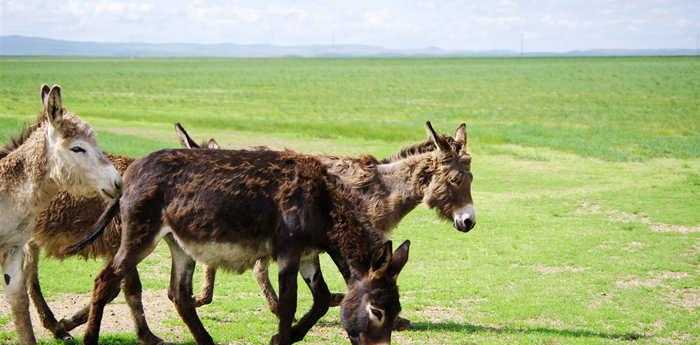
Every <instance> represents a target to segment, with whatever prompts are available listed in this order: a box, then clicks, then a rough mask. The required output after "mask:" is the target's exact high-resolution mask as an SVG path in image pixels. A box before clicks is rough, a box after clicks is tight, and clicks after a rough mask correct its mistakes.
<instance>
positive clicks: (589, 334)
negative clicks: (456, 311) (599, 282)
mask: <svg viewBox="0 0 700 345" xmlns="http://www.w3.org/2000/svg"><path fill="white" fill-rule="evenodd" d="M410 331H413V332H426V331H438V332H458V333H494V334H545V335H551V336H563V337H571V338H602V339H611V340H637V339H641V338H645V337H646V336H644V335H642V334H638V333H633V332H632V333H605V332H598V331H590V330H586V329H556V328H547V327H492V326H482V325H474V324H468V323H467V324H460V323H456V322H451V321H447V322H413V323H412V324H411V329H410Z"/></svg>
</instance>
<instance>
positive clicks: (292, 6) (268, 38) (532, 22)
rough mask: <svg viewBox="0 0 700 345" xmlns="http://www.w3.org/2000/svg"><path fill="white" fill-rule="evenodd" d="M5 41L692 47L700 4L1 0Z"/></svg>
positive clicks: (671, 0) (676, 0)
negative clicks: (12, 37) (522, 41)
mask: <svg viewBox="0 0 700 345" xmlns="http://www.w3.org/2000/svg"><path fill="white" fill-rule="evenodd" d="M2 1H3V2H2V11H1V13H0V16H1V18H0V34H2V35H9V34H20V35H29V36H43V37H51V38H59V39H73V40H95V41H144V42H202V43H216V42H233V43H274V44H284V45H296V44H317V43H330V42H332V41H335V42H336V43H338V44H340V43H349V44H372V45H382V46H386V47H392V48H419V47H427V46H439V47H442V48H448V49H465V50H479V49H513V50H518V49H519V46H520V37H521V35H523V34H525V39H526V47H527V49H529V50H554V51H561V50H572V49H587V48H670V47H694V45H695V36H696V34H697V33H698V31H700V21H698V20H697V18H700V2H699V1H680V0H668V1H662V2H659V1H656V0H637V1H624V2H623V1H615V0H585V1H584V0H573V1H567V2H561V1H555V0H544V1H537V2H534V1H515V0H497V1H489V0H477V1H470V2H464V1H457V0H442V1H434V0H429V1H399V0H386V1H376V0H374V1H373V0H355V1H352V2H347V1H319V0H297V1H294V2H289V1H284V0H272V1H269V2H260V1H257V0H234V1H224V0H139V1H137V0H124V1H108V0H95V1H78V0H67V1H63V2H58V1H47V0H2Z"/></svg>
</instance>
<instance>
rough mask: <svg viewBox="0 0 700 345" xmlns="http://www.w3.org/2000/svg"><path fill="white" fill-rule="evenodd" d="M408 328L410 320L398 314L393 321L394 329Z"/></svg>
mask: <svg viewBox="0 0 700 345" xmlns="http://www.w3.org/2000/svg"><path fill="white" fill-rule="evenodd" d="M409 328H411V320H408V319H404V318H402V317H401V316H399V317H397V318H396V321H394V330H395V331H397V332H401V331H405V330H407V329H409Z"/></svg>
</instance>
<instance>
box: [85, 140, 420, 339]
mask: <svg viewBox="0 0 700 345" xmlns="http://www.w3.org/2000/svg"><path fill="white" fill-rule="evenodd" d="M124 180H125V181H126V182H125V185H126V187H125V189H124V194H123V195H122V198H121V199H120V201H118V202H114V203H112V204H111V205H110V207H109V208H108V209H107V210H106V211H105V213H104V214H103V215H102V217H101V219H100V221H99V222H98V225H97V227H96V230H95V232H94V233H93V234H92V235H91V236H89V237H88V238H86V239H85V240H84V241H83V242H81V243H78V244H76V246H75V247H74V248H73V249H74V250H79V249H80V248H82V247H83V246H85V245H86V244H89V243H90V242H91V241H93V240H94V239H95V238H97V237H98V236H99V234H100V232H101V231H102V230H103V229H104V225H105V224H106V223H107V222H108V221H109V219H110V217H113V216H114V215H115V214H116V213H119V214H120V217H121V224H122V241H121V246H120V247H119V250H118V251H117V254H116V255H115V256H114V258H113V259H112V260H111V262H110V263H109V264H108V265H107V267H106V268H105V269H104V270H103V271H102V272H101V273H100V274H99V276H98V277H97V278H96V280H95V288H94V290H93V299H92V302H91V303H92V305H91V309H90V316H89V321H88V327H87V330H86V333H85V343H86V344H88V345H92V344H96V343H97V340H98V337H99V328H100V322H101V319H102V313H103V310H104V306H105V304H106V303H108V302H109V301H110V299H111V298H113V297H114V295H115V292H116V291H117V290H118V288H119V282H120V281H121V280H122V279H123V278H124V276H125V275H126V274H128V273H129V272H131V271H133V270H134V269H135V267H136V265H137V264H138V263H139V262H140V261H141V260H143V258H145V257H146V256H147V255H148V254H149V253H150V252H151V251H152V250H153V248H155V245H156V243H157V242H158V241H159V240H160V239H161V238H165V239H166V242H167V243H168V244H169V246H170V250H171V253H172V257H173V266H174V269H173V271H172V275H171V291H170V296H172V297H173V300H174V303H175V306H176V308H177V310H178V312H179V314H180V316H181V318H182V319H183V320H184V322H185V323H186V324H187V326H188V327H189V329H190V331H191V332H192V334H193V335H194V338H195V340H196V341H197V343H198V344H213V340H212V338H211V336H210V335H209V334H208V332H207V331H206V330H205V329H204V327H203V325H202V323H201V321H200V320H199V317H198V316H197V313H196V310H195V306H194V304H193V300H192V273H193V270H194V260H193V259H192V258H193V257H194V258H195V259H197V260H198V261H201V262H204V263H206V264H207V265H216V266H223V267H225V268H226V269H229V270H232V271H236V272H242V271H244V270H245V269H248V268H251V267H252V266H253V265H254V263H255V262H256V261H257V260H258V259H260V258H266V257H271V258H273V259H275V260H277V262H278V265H279V267H280V270H279V285H280V301H279V318H280V321H279V328H278V331H279V333H278V334H277V335H275V336H274V337H273V338H272V341H271V343H272V344H291V343H292V342H296V341H299V340H301V339H303V337H304V336H305V334H306V333H307V332H308V330H309V329H310V328H311V327H312V326H313V325H314V324H315V323H316V321H317V320H318V319H319V318H320V317H321V316H323V315H324V314H325V313H326V311H327V310H328V307H329V303H330V297H331V296H330V292H329V291H328V287H327V286H326V284H325V281H324V280H323V278H322V275H321V272H320V267H319V261H318V253H319V252H321V251H327V252H328V253H330V254H331V256H332V257H333V259H334V261H335V262H336V264H338V266H339V268H340V269H341V271H343V272H347V276H348V277H349V279H348V285H349V286H348V293H347V296H346V297H345V299H344V300H343V304H342V306H341V308H342V314H341V315H342V321H343V326H344V327H345V329H346V331H347V332H348V335H349V336H350V338H351V340H352V342H353V343H354V344H384V343H388V342H390V335H391V330H392V326H393V323H394V320H395V318H396V317H397V316H398V313H399V311H400V303H399V294H398V287H397V286H396V279H397V277H398V274H399V273H400V271H401V269H402V268H403V266H404V265H405V263H406V261H407V260H408V247H409V243H408V241H406V242H405V243H404V244H403V245H401V246H400V247H399V248H398V249H397V251H396V252H395V253H394V254H393V255H392V252H391V242H387V241H385V240H384V233H383V232H381V231H377V230H375V229H374V228H373V227H372V226H371V223H370V222H369V221H367V220H366V219H365V218H364V217H363V216H362V213H361V212H358V209H357V206H356V205H358V204H360V203H362V202H363V200H362V199H361V198H359V197H357V195H355V193H354V191H353V190H351V189H349V188H347V187H346V185H345V184H343V183H342V182H340V181H338V179H337V178H336V177H335V176H333V175H329V174H327V173H326V170H325V167H324V166H323V164H322V163H321V162H320V161H319V160H318V159H316V158H314V157H312V156H306V155H301V154H297V153H294V152H291V151H282V152H280V151H270V150H262V149H261V150H252V151H248V150H238V151H229V150H161V151H157V152H154V153H152V154H150V155H148V156H146V157H145V158H143V159H141V160H138V161H136V162H134V163H133V164H131V166H129V168H128V169H127V171H126V172H125V174H124ZM117 209H119V210H118V212H117ZM297 273H301V275H302V277H303V278H304V281H305V282H306V283H307V285H308V286H309V288H310V289H311V292H312V295H313V298H314V302H313V305H312V307H311V310H310V311H309V312H308V313H307V314H306V315H304V316H303V317H302V318H301V320H300V321H299V322H298V323H297V324H295V325H294V326H292V321H293V318H294V314H295V312H296V299H297V285H296V281H297V280H296V279H297V278H296V276H297Z"/></svg>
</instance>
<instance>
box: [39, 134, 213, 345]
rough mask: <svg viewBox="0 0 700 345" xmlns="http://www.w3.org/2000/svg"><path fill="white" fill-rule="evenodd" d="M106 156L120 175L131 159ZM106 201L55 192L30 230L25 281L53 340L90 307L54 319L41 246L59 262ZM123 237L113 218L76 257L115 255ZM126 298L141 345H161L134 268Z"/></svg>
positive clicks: (188, 143) (188, 142)
mask: <svg viewBox="0 0 700 345" xmlns="http://www.w3.org/2000/svg"><path fill="white" fill-rule="evenodd" d="M175 129H176V132H177V134H178V137H179V139H180V141H181V143H182V145H183V146H185V147H188V148H199V147H200V145H198V144H196V143H195V142H194V141H193V140H192V139H191V138H190V137H189V135H188V134H187V132H186V131H185V129H184V128H182V126H181V125H180V124H179V123H178V124H175ZM202 147H206V148H209V149H218V148H219V145H218V143H216V141H215V140H214V139H209V141H208V142H204V143H202ZM107 157H108V158H109V160H110V161H112V163H113V164H114V165H115V167H116V168H117V170H118V171H119V173H123V172H124V171H125V170H126V168H127V167H128V166H129V165H130V164H131V163H132V162H133V161H134V159H133V158H129V157H126V156H119V155H112V154H108V155H107ZM105 206H106V203H104V202H103V201H102V199H100V198H99V197H97V196H87V197H75V196H73V195H71V194H68V193H66V192H61V193H59V194H58V195H57V196H56V197H54V198H53V200H51V202H50V203H49V205H48V207H47V208H45V209H44V210H42V211H41V213H40V214H39V216H38V218H37V221H36V226H35V229H34V237H33V239H32V241H31V242H29V244H28V246H27V248H28V250H27V265H26V267H27V268H26V272H27V273H26V275H27V279H28V281H29V295H30V296H31V298H32V301H33V302H34V306H35V307H36V309H37V312H38V314H39V318H40V320H41V322H42V324H43V325H44V328H46V329H48V330H49V331H51V333H52V334H53V335H54V337H56V338H57V339H61V340H63V341H71V340H72V339H73V337H72V336H71V335H70V334H69V333H68V332H70V331H71V330H73V329H74V328H75V327H77V326H80V325H82V324H84V323H85V322H87V317H88V313H89V311H90V306H85V307H84V308H82V309H81V310H80V311H78V312H77V313H76V314H75V315H73V316H71V317H70V318H67V319H61V320H60V321H57V320H56V317H55V316H54V314H53V312H52V311H51V308H50V307H49V305H48V303H46V300H45V299H44V296H43V294H42V292H41V285H40V284H39V275H38V264H39V257H40V256H39V254H40V251H41V249H43V250H44V252H45V254H46V256H48V257H53V258H55V259H59V260H63V259H65V258H66V257H67V255H66V253H65V251H64V250H65V248H66V247H68V246H69V245H71V244H73V243H76V242H78V241H79V240H81V239H83V238H85V236H87V235H88V234H89V233H90V231H91V230H92V226H93V225H94V224H95V222H96V221H97V220H98V218H99V217H100V215H101V214H102V211H104V209H105ZM120 241H121V227H120V224H119V222H118V221H117V219H115V220H114V221H112V222H111V223H110V224H108V225H107V229H106V231H105V233H104V234H103V235H102V236H100V237H99V238H98V239H96V240H95V242H94V243H92V244H91V245H89V246H87V247H85V248H84V249H83V250H81V251H80V252H78V253H76V254H75V255H77V256H80V257H83V258H85V259H88V258H105V259H107V260H109V259H111V258H112V257H114V254H116V252H117V249H118V248H119V243H120ZM123 290H124V297H125V299H126V302H127V305H128V306H129V308H130V309H131V314H132V317H133V319H134V322H135V324H136V331H137V335H138V337H139V340H140V342H141V343H142V344H160V343H162V342H163V340H161V339H160V338H158V337H157V336H156V335H154V334H153V333H152V332H151V330H150V329H149V327H148V324H147V322H146V319H145V314H144V311H143V304H142V302H141V280H140V278H139V274H138V272H137V271H136V270H134V271H133V273H132V274H128V275H127V276H126V277H125V278H124V281H123Z"/></svg>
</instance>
